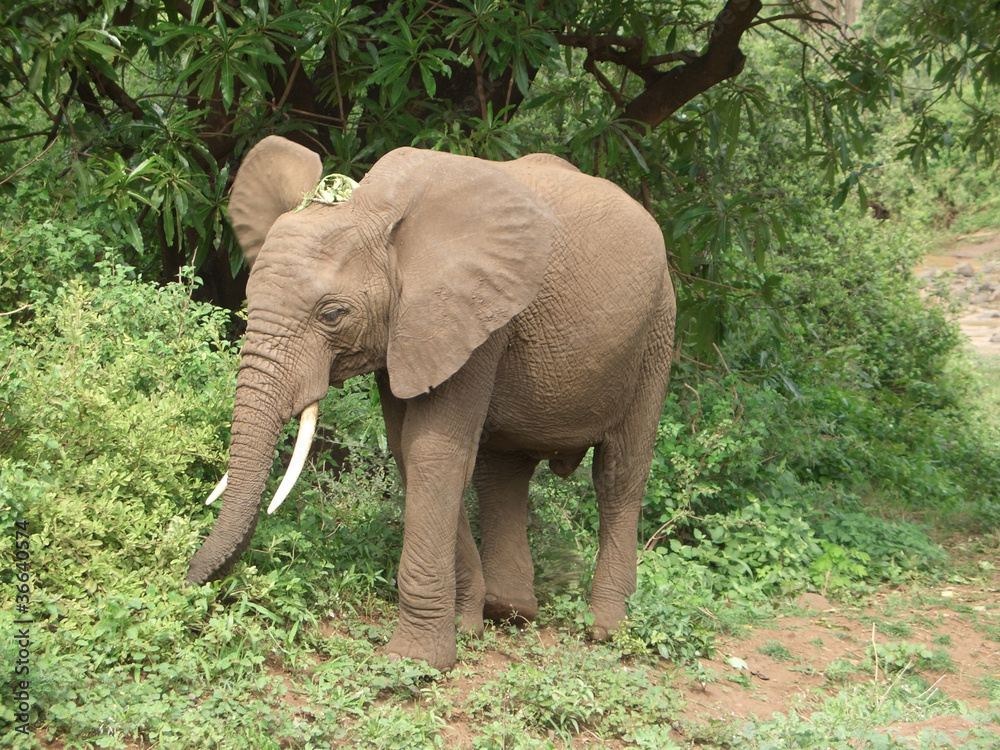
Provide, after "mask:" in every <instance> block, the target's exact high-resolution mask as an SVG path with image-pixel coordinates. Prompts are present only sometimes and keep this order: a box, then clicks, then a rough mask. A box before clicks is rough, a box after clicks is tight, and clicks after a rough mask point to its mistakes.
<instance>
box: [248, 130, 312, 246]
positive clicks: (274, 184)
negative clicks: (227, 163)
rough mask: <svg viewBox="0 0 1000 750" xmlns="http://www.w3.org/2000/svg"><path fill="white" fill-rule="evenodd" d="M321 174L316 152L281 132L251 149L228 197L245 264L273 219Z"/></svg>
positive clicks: (298, 200) (299, 199)
mask: <svg viewBox="0 0 1000 750" xmlns="http://www.w3.org/2000/svg"><path fill="white" fill-rule="evenodd" d="M322 174H323V163H322V162H321V161H320V158H319V154H317V153H315V152H314V151H310V150H309V149H307V148H306V147H305V146H300V145H299V144H298V143H293V142H292V141H290V140H288V139H287V138H282V137H281V136H280V135H269V136H268V137H267V138H265V139H264V140H262V141H261V142H260V143H258V144H257V145H256V146H254V147H253V148H252V149H250V153H248V154H247V155H246V158H245V159H244V160H243V163H242V164H241V165H240V169H239V171H238V172H237V173H236V179H235V180H233V189H232V193H231V194H230V198H229V221H230V223H232V225H233V231H234V232H236V239H237V240H238V241H239V243H240V247H241V248H243V255H244V257H246V259H247V265H248V266H253V262H254V260H255V259H256V258H257V253H259V252H260V248H261V245H263V244H264V238H265V237H267V233H268V232H269V231H270V229H271V225H272V224H274V222H275V220H276V219H277V218H278V217H279V216H281V215H282V214H283V213H286V212H287V211H291V210H292V209H294V208H295V207H296V206H298V205H299V203H301V202H302V196H303V195H305V194H306V193H307V192H308V191H310V190H312V189H313V188H314V187H316V184H317V183H318V182H319V178H320V177H321V176H322Z"/></svg>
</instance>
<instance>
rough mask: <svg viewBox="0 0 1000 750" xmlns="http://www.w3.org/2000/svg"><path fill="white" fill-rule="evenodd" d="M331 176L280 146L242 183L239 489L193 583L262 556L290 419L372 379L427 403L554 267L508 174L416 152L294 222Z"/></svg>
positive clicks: (529, 199) (298, 151) (539, 212)
mask: <svg viewBox="0 0 1000 750" xmlns="http://www.w3.org/2000/svg"><path fill="white" fill-rule="evenodd" d="M320 173H321V165H320V160H319V157H318V156H317V155H316V154H314V153H313V152H311V151H309V150H308V149H306V148H304V147H302V146H298V145H296V144H294V143H292V142H290V141H288V140H285V139H284V138H280V137H277V136H271V137H268V138H265V139H264V140H263V141H261V142H260V143H259V144H257V146H255V147H254V148H253V149H252V150H251V151H250V153H249V154H248V156H247V158H246V160H245V161H244V163H243V165H242V167H241V168H240V171H239V173H238V175H237V177H236V181H235V183H234V185H233V190H232V195H231V200H230V205H229V216H230V220H231V222H232V224H233V227H234V229H235V232H236V235H237V238H238V240H239V242H240V245H241V247H242V248H243V250H244V253H245V255H246V259H247V262H248V264H249V265H250V279H249V282H248V284H247V302H248V320H247V334H246V343H245V345H244V347H243V354H242V359H241V362H240V367H239V374H238V377H237V385H236V398H235V406H234V411H233V423H232V442H231V445H230V460H229V473H228V486H227V487H226V488H225V499H224V502H223V506H222V511H221V513H220V514H219V518H218V520H217V522H216V525H215V528H214V529H213V530H212V533H211V535H210V536H209V538H208V539H207V540H206V541H205V543H204V544H203V545H202V547H201V549H200V550H198V552H197V553H196V554H195V556H194V557H193V558H192V560H191V564H190V569H189V571H188V580H189V581H192V582H194V583H198V584H200V583H204V582H205V581H208V580H212V579H216V578H219V577H221V576H223V575H225V574H226V573H227V572H228V571H229V570H230V569H231V568H232V566H233V564H234V563H235V562H236V560H237V559H238V558H239V556H240V555H241V554H242V553H243V551H244V550H245V549H246V548H247V546H248V545H249V543H250V539H251V537H252V535H253V531H254V528H255V526H256V523H257V516H258V509H259V504H260V499H261V494H262V492H263V490H264V486H265V484H266V482H267V479H268V474H269V470H270V468H271V463H272V458H273V453H274V448H275V444H276V442H277V439H278V436H279V434H280V431H281V429H282V427H283V426H284V424H285V423H287V422H288V420H289V419H290V418H291V417H292V416H294V415H296V414H300V413H302V412H303V411H304V410H308V411H309V412H310V413H313V414H314V413H315V411H314V408H313V406H314V405H315V404H316V403H317V402H318V401H319V400H320V399H322V398H323V397H324V396H325V395H326V392H327V390H328V388H329V387H330V384H331V383H337V382H340V381H343V380H345V379H347V378H349V377H352V376H354V375H359V374H362V373H366V372H372V371H375V370H381V369H385V370H387V371H388V374H389V381H390V385H391V388H392V392H393V394H394V395H395V396H397V397H399V398H402V399H409V398H414V397H417V396H419V395H421V394H424V393H427V392H428V391H429V390H430V389H432V388H434V387H435V386H438V385H440V384H441V383H442V382H444V381H445V380H447V379H448V378H449V377H450V376H451V375H452V374H454V373H455V372H456V371H457V370H458V369H459V368H461V367H462V365H463V364H464V363H465V362H466V360H467V358H468V357H469V355H470V354H471V353H472V351H473V350H474V349H475V348H476V347H478V346H479V345H480V344H482V343H483V341H485V340H486V338H487V336H489V335H490V334H491V333H492V332H493V331H495V330H497V329H498V328H500V327H502V326H504V325H505V324H507V322H508V321H509V320H510V319H511V318H512V317H513V316H514V315H516V314H517V313H519V312H521V311H522V310H524V308H526V307H527V306H528V305H529V304H530V303H531V302H532V300H533V299H534V298H535V296H536V295H537V294H538V291H539V289H540V287H541V283H542V278H543V276H544V274H545V270H546V268H547V265H548V259H549V254H550V253H551V250H552V242H553V231H554V230H553V217H552V216H551V214H550V212H549V209H548V208H547V207H546V206H545V205H544V204H543V203H541V202H540V201H539V200H538V198H537V197H536V195H535V194H534V193H533V192H532V191H531V190H529V189H528V188H527V187H525V185H524V184H523V183H522V182H520V181H519V180H517V179H515V178H514V177H512V176H511V174H510V172H509V171H508V170H506V169H504V168H503V167H501V166H499V165H497V164H493V163H490V162H485V161H481V160H478V159H472V158H468V157H462V156H454V155H450V154H442V153H437V152H427V151H420V150H417V149H412V148H403V149H399V150H396V151H393V152H391V153H389V154H388V155H386V156H385V157H384V158H382V159H381V160H380V161H379V162H378V163H377V164H375V166H374V167H373V168H372V170H371V172H370V173H369V174H368V175H367V176H366V177H365V179H364V180H363V181H362V182H361V184H360V186H359V187H358V188H356V189H355V191H354V194H353V195H352V197H351V199H350V200H349V201H347V202H345V203H339V204H334V205H311V206H309V207H307V208H305V209H304V210H301V211H295V209H296V208H297V207H298V206H299V204H300V202H301V200H302V197H303V193H304V192H305V191H307V190H309V189H311V188H312V187H313V186H314V185H315V184H316V183H317V181H318V179H319V177H320ZM303 422H305V419H304V420H303ZM300 437H301V436H300ZM305 443H306V446H308V437H307V438H306V441H305ZM297 452H298V451H297ZM293 464H299V465H301V461H300V460H293ZM296 471H297V470H295V471H293V470H290V471H289V477H287V478H290V479H291V480H292V481H294V474H295V473H296Z"/></svg>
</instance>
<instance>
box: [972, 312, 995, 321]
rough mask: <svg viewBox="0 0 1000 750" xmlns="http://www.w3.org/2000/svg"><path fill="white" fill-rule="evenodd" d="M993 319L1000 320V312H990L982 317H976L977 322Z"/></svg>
mask: <svg viewBox="0 0 1000 750" xmlns="http://www.w3.org/2000/svg"><path fill="white" fill-rule="evenodd" d="M993 318H1000V312H998V311H997V310H988V311H986V312H984V313H983V314H982V315H977V316H976V320H992V319H993Z"/></svg>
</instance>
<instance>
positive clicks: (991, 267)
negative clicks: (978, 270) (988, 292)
mask: <svg viewBox="0 0 1000 750" xmlns="http://www.w3.org/2000/svg"><path fill="white" fill-rule="evenodd" d="M998 272H1000V263H997V262H996V261H995V260H991V261H990V262H989V263H987V264H986V265H985V266H983V273H998Z"/></svg>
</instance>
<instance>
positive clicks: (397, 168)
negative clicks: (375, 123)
mask: <svg viewBox="0 0 1000 750" xmlns="http://www.w3.org/2000/svg"><path fill="white" fill-rule="evenodd" d="M514 174H515V172H513V171H512V169H511V168H510V166H509V165H507V164H498V163H494V162H489V161H484V160H482V159H474V158H471V157H467V156H456V155H453V154H445V153H440V152H436V151H421V150H418V149H412V148H402V149H397V150H395V151H392V152H391V153H389V154H387V155H386V156H384V157H383V158H382V159H380V160H379V162H378V163H377V164H375V166H374V167H373V168H372V170H371V172H369V174H368V175H367V176H366V177H365V179H364V180H362V182H361V185H360V187H358V189H357V190H355V192H354V194H353V195H352V197H351V201H350V202H351V204H353V210H354V211H355V216H356V219H357V221H358V223H359V225H361V226H364V225H365V224H367V225H368V226H369V227H370V228H371V229H372V230H374V231H375V232H377V233H379V234H382V233H383V232H384V234H383V237H384V241H385V243H386V246H387V248H388V251H389V268H390V275H391V279H390V281H392V282H394V284H395V286H396V293H397V301H396V304H395V305H394V309H393V311H392V313H391V316H390V322H389V345H388V351H387V355H386V367H387V369H388V371H389V383H390V387H391V388H392V392H393V394H395V395H396V396H397V397H399V398H413V397H414V396H418V395H420V394H422V393H427V392H428V391H429V390H430V389H431V388H434V387H436V386H438V385H440V384H441V383H443V382H444V381H445V380H447V379H448V378H449V377H451V376H452V375H453V374H455V373H456V372H457V371H458V370H459V369H460V368H461V367H462V366H463V365H464V364H465V362H466V361H467V360H468V358H469V355H471V354H472V352H473V351H474V350H475V349H476V347H478V346H479V345H480V344H482V343H483V342H484V341H485V340H486V338H487V337H488V336H489V335H490V334H491V333H493V331H496V330H497V329H499V328H501V327H502V326H504V325H506V324H507V322H508V321H510V319H511V318H513V317H514V316H515V315H517V314H518V313H520V312H521V311H523V310H524V309H525V308H526V307H528V305H530V304H531V303H532V301H533V300H534V299H535V297H536V296H537V295H538V292H539V289H541V286H542V279H543V278H544V276H545V272H546V269H547V268H548V264H549V256H550V254H551V253H552V243H553V238H554V233H555V219H554V216H553V214H552V212H551V210H550V209H549V208H548V206H547V205H546V204H545V203H544V202H543V201H542V200H541V199H540V198H539V197H538V196H537V195H536V194H535V192H534V191H533V190H531V189H529V188H528V187H527V186H526V185H525V184H524V183H523V182H521V181H520V180H518V179H516V178H515V177H514V176H513V175H514ZM372 222H377V225H378V229H376V228H375V226H373V225H372Z"/></svg>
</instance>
